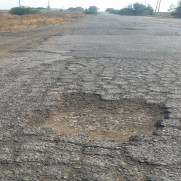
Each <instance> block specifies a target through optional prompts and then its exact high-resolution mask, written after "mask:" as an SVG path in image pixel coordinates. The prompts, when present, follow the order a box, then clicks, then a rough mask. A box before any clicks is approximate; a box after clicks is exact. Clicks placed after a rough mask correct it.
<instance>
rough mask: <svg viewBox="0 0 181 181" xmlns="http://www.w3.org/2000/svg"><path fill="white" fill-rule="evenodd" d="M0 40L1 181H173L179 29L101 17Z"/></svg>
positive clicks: (180, 120) (180, 83) (177, 166)
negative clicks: (124, 131) (107, 135)
mask: <svg viewBox="0 0 181 181" xmlns="http://www.w3.org/2000/svg"><path fill="white" fill-rule="evenodd" d="M51 29H52V30H51ZM42 31H43V32H46V31H49V33H48V34H46V33H45V34H46V36H44V37H43V38H42V37H41V38H39V37H37V36H36V38H35V35H34V34H36V33H38V32H40V33H39V34H41V32H42ZM28 33H29V35H28ZM17 34H18V37H19V38H18V39H17V47H16V42H15V41H14V39H15V38H16V35H17ZM21 34H22V36H26V34H27V36H29V40H27V38H26V37H25V38H24V42H23V37H21V36H20V35H21ZM33 35H34V36H33ZM13 36H14V38H12V37H13ZM33 38H35V39H36V40H37V39H38V41H40V40H41V42H39V43H37V42H36V44H35V42H34V40H33ZM11 39H12V44H13V45H11ZM43 39H44V41H43ZM0 40H1V42H0V47H1V51H0V53H1V59H0V77H1V79H0V145H1V146H0V179H1V180H2V181H6V180H7V181H9V180H24V181H25V180H26V181H27V180H28V181H29V180H31V181H33V180H36V181H37V180H40V181H41V180H42V181H44V180H47V181H48V180H89V181H135V180H138V181H142V180H147V181H160V180H163V181H178V180H181V179H180V178H181V151H180V150H181V144H180V143H181V61H180V57H181V56H180V55H181V52H180V50H181V43H180V42H181V22H180V20H174V21H172V20H169V21H166V20H165V19H164V20H163V19H158V18H146V17H131V16H130V17H127V16H117V15H111V14H106V13H100V14H98V15H96V16H87V17H85V18H83V19H80V20H78V21H76V22H72V23H66V24H62V25H55V26H49V27H48V28H47V27H43V28H40V29H31V30H23V31H22V30H18V31H15V32H3V33H0ZM20 40H21V42H22V43H21V42H20ZM30 44H31V46H30ZM28 45H29V46H28ZM8 47H9V48H8ZM93 102H94V103H93ZM79 104H80V105H79ZM120 104H122V106H120V107H119V105H120ZM81 105H84V107H85V109H81ZM117 107H119V109H120V110H122V111H117V110H119V109H117ZM113 108H114V109H115V110H116V111H115V110H112V109H113ZM97 109H100V110H99V111H97ZM104 110H105V111H104ZM125 110H126V111H127V112H126V111H125ZM128 110H129V111H128ZM136 110H138V111H139V114H137V111H136ZM61 111H62V112H61ZM114 111H115V112H114ZM52 112H53V113H52ZM59 112H61V114H60V115H59V114H58V113H59ZM77 112H79V114H76V113H77ZM82 112H83V114H82ZM65 113H66V114H65ZM93 113H95V114H93ZM100 113H101V114H103V113H104V114H105V116H100ZM108 113H110V114H108ZM113 113H114V114H113ZM124 114H125V115H126V116H122V115H124ZM57 115H58V118H59V119H60V117H61V119H60V122H58V123H56V120H57V119H58V118H57V117H56V116H57ZM115 115H116V116H115ZM53 116H54V117H53ZM114 116H115V117H114ZM97 117H99V119H98V121H97V120H96V118H97ZM119 117H121V118H122V122H121V124H120V121H119ZM33 118H34V120H33V121H32V123H31V124H29V122H31V119H33ZM54 118H56V119H54ZM88 118H89V119H91V120H89V119H88ZM94 119H95V120H94ZM104 119H105V120H104ZM109 119H110V120H111V123H109ZM147 119H148V120H147ZM45 120H46V121H45ZM47 120H48V121H47ZM63 120H65V121H64V124H63V122H61V121H63ZM72 120H73V121H74V122H73V121H72ZM131 120H134V121H133V122H131ZM149 120H150V123H149V124H147V123H148V121H149ZM51 121H52V122H51ZM53 121H55V122H53ZM90 121H92V122H91V124H89V122H90ZM128 121H130V122H128ZM137 121H139V124H140V125H141V127H138V129H137V130H136V131H135V129H133V128H134V127H137V123H138V122H137ZM39 122H41V124H39ZM51 123H52V124H51ZM54 123H56V124H54ZM65 123H66V124H65ZM79 123H80V124H79ZM96 123H97V125H98V127H99V129H98V130H97V127H96V126H95V124H96ZM122 123H124V127H123V128H122V129H121V127H122ZM109 124H110V126H109ZM143 124H144V125H143ZM55 125H56V126H55ZM106 125H107V126H106ZM125 125H126V126H125ZM67 126H69V132H68V130H67ZM56 127H57V130H56ZM102 127H104V130H103V129H102V130H101V128H102ZM127 127H130V128H129V129H128V128H127ZM62 128H63V131H62ZM110 128H111V129H112V130H114V128H116V130H117V132H119V131H120V130H121V132H122V133H123V130H125V129H128V131H129V132H132V134H130V135H128V136H130V137H129V139H127V140H125V139H121V138H120V137H121V136H122V137H124V134H122V135H119V134H118V135H116V138H117V139H108V138H107V137H105V139H104V136H102V135H104V134H105V133H106V134H107V133H109V134H112V132H111V131H110ZM86 129H88V130H89V131H90V132H91V133H92V132H94V135H96V133H97V132H99V134H100V135H101V138H100V139H98V137H96V136H95V137H93V138H92V137H91V135H89V134H90V132H84V131H85V130H86ZM139 129H140V133H139ZM144 129H148V132H147V131H146V132H143V131H142V130H144ZM64 130H65V131H64ZM70 130H74V131H72V132H71V131H70ZM66 131H67V133H66ZM79 131H80V133H79ZM106 131H107V132H106ZM75 133H76V134H75ZM78 133H79V134H78ZM86 133H87V134H86ZM103 133H104V134H103ZM100 135H99V137H100ZM119 136H120V137H119ZM111 138H112V137H111Z"/></svg>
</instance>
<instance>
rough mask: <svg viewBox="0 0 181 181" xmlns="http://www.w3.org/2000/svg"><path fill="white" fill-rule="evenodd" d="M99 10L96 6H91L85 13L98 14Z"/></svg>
mask: <svg viewBox="0 0 181 181" xmlns="http://www.w3.org/2000/svg"><path fill="white" fill-rule="evenodd" d="M97 12H98V8H97V7H96V6H90V7H89V9H86V10H85V11H84V13H85V14H96V13H97Z"/></svg>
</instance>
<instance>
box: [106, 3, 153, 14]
mask: <svg viewBox="0 0 181 181" xmlns="http://www.w3.org/2000/svg"><path fill="white" fill-rule="evenodd" d="M106 11H107V12H109V13H114V14H121V15H153V14H154V10H153V8H152V7H151V6H150V5H148V6H145V5H143V4H140V3H134V4H133V5H132V4H130V5H128V7H126V8H123V9H120V10H119V11H118V10H114V9H112V8H107V10H106Z"/></svg>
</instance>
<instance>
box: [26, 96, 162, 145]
mask: <svg viewBox="0 0 181 181" xmlns="http://www.w3.org/2000/svg"><path fill="white" fill-rule="evenodd" d="M164 112H165V108H164V107H163V105H158V104H148V103H146V102H145V101H144V100H142V99H134V100H129V99H120V100H115V101H107V100H103V99H101V97H100V96H99V95H96V94H86V93H70V94H62V95H61V99H60V103H59V106H58V107H56V108H54V109H52V110H48V111H34V112H32V113H31V114H30V115H29V117H28V118H27V120H26V121H25V124H26V125H31V126H36V127H40V128H45V127H48V128H53V129H54V130H55V131H56V132H58V133H60V134H64V133H65V134H86V135H88V136H90V138H91V140H120V141H121V142H125V141H127V140H128V139H129V138H130V137H131V136H133V135H143V134H147V135H148V134H152V133H153V132H154V131H155V129H156V128H155V123H156V122H157V121H158V120H162V119H163V118H164Z"/></svg>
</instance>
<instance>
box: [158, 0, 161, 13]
mask: <svg viewBox="0 0 181 181" xmlns="http://www.w3.org/2000/svg"><path fill="white" fill-rule="evenodd" d="M161 1H162V0H160V2H159V5H158V12H160V5H161Z"/></svg>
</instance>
